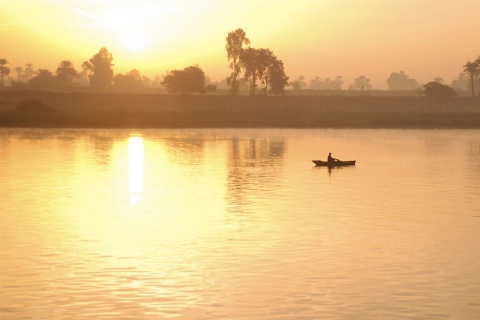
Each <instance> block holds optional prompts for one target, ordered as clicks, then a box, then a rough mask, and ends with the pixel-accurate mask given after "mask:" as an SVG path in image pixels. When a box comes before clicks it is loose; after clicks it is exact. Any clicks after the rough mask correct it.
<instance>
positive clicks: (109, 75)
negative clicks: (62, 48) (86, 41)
mask: <svg viewBox="0 0 480 320" xmlns="http://www.w3.org/2000/svg"><path fill="white" fill-rule="evenodd" d="M112 60H113V57H112V54H111V53H110V52H109V51H108V49H107V48H101V49H100V51H99V52H98V53H97V54H95V55H94V56H93V57H92V58H91V59H90V60H89V61H85V62H84V63H83V64H82V68H83V69H85V70H89V71H90V72H91V74H90V75H89V76H88V78H89V80H90V84H91V85H92V87H94V88H96V89H98V90H104V89H107V88H109V87H110V86H111V85H112V79H113V69H112V67H113V64H112Z"/></svg>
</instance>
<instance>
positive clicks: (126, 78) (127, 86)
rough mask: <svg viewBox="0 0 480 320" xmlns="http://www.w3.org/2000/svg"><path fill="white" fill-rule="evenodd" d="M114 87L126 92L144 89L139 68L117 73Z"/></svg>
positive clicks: (114, 78)
mask: <svg viewBox="0 0 480 320" xmlns="http://www.w3.org/2000/svg"><path fill="white" fill-rule="evenodd" d="M113 87H114V88H115V89H117V90H119V91H124V92H136V91H140V90H141V89H143V78H142V75H141V74H140V72H139V71H138V70H137V69H133V70H131V71H129V72H127V73H126V74H125V75H123V74H117V75H115V76H114V77H113Z"/></svg>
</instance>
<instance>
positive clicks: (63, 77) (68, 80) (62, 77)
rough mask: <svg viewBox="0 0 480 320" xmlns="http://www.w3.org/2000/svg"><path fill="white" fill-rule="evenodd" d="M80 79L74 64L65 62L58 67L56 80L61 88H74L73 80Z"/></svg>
mask: <svg viewBox="0 0 480 320" xmlns="http://www.w3.org/2000/svg"><path fill="white" fill-rule="evenodd" d="M76 77H78V72H77V71H76V70H75V68H74V67H73V63H72V62H71V61H68V60H63V61H62V62H60V64H59V65H58V67H57V72H56V79H57V83H58V85H59V86H60V87H69V86H72V81H73V78H76Z"/></svg>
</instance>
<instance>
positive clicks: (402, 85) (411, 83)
mask: <svg viewBox="0 0 480 320" xmlns="http://www.w3.org/2000/svg"><path fill="white" fill-rule="evenodd" d="M387 84H388V89H389V90H415V89H417V88H418V87H419V85H418V82H417V81H416V80H415V79H412V78H410V77H409V76H408V75H407V74H406V73H405V72H404V71H400V72H392V73H391V74H390V77H389V78H388V79H387Z"/></svg>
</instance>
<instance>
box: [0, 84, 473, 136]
mask: <svg viewBox="0 0 480 320" xmlns="http://www.w3.org/2000/svg"><path fill="white" fill-rule="evenodd" d="M31 99H34V100H36V101H41V102H42V103H43V104H44V105H46V106H48V110H40V109H39V110H35V108H33V109H32V110H29V109H25V108H24V109H20V108H18V107H17V106H18V105H19V104H21V103H22V102H25V101H28V100H31ZM0 126H1V127H75V128H82V127H85V128H189V127H210V128H221V127H277V128H281V127H285V128H287V127H290V128H480V99H478V98H469V97H457V98H453V99H447V100H438V99H430V98H426V97H391V96H385V97H382V96H356V97H352V96H284V97H254V98H251V97H247V96H239V97H231V96H220V95H204V96H196V95H195V96H170V95H158V94H118V93H117V94H115V93H85V92H83V93H60V92H42V91H6V90H4V91H0Z"/></svg>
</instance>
